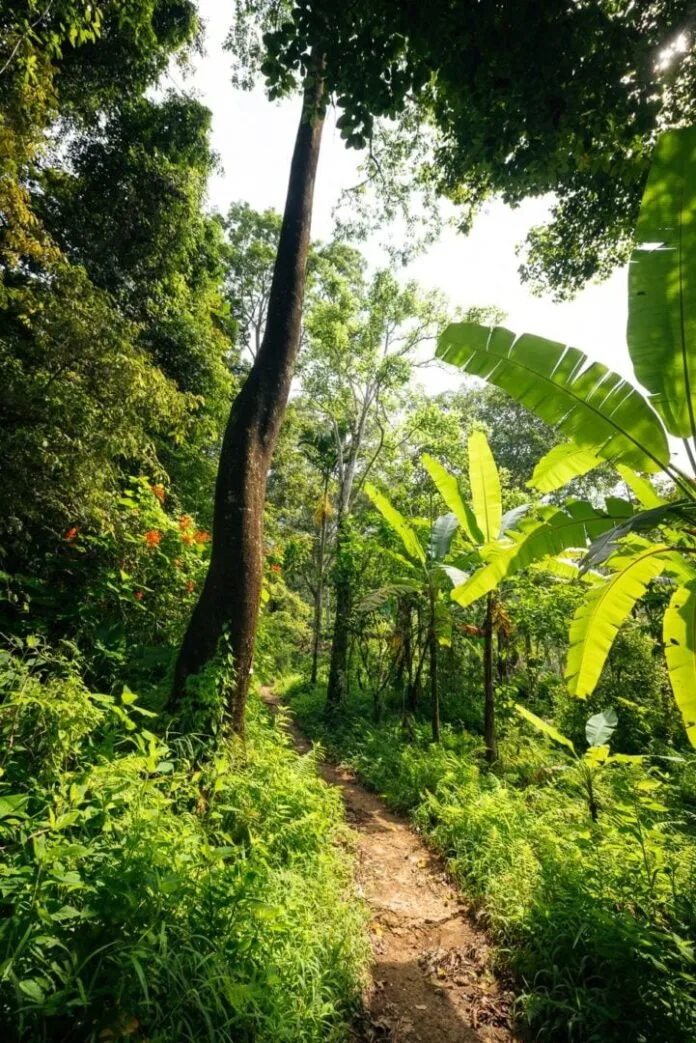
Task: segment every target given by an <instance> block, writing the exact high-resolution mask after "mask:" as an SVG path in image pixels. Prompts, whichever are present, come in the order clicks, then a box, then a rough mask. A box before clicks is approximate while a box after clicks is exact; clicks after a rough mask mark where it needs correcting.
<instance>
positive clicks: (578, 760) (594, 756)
mask: <svg viewBox="0 0 696 1043" xmlns="http://www.w3.org/2000/svg"><path fill="white" fill-rule="evenodd" d="M515 709H516V710H517V712H518V713H519V715H520V716H521V717H524V719H525V720H526V721H529V723H530V724H533V725H534V727H535V728H536V729H537V731H540V732H543V733H544V735H548V737H549V738H550V739H553V741H554V742H556V743H558V745H559V746H562V747H563V748H564V749H565V750H568V751H569V753H570V755H571V756H572V757H573V759H574V762H575V765H576V767H577V770H578V773H579V776H580V781H581V785H582V788H583V790H584V792H585V796H586V799H587V807H588V810H589V812H590V817H591V819H592V821H593V822H596V821H597V819H598V818H599V808H598V806H597V798H596V796H595V788H594V782H595V777H596V775H597V772H599V771H602V770H603V769H604V768H606V766H607V765H609V764H619V763H620V764H625V763H627V762H636V761H642V759H643V758H642V757H640V756H634V755H632V754H627V753H611V752H610V750H609V740H610V739H611V737H612V735H613V734H614V732H615V731H616V726H617V724H618V723H619V719H618V717H617V716H616V710H614V709H612V708H611V707H610V708H609V709H608V710H603V711H602V712H601V713H596V714H594V715H593V716H592V717H590V718H589V719H588V721H587V724H586V725H585V738H586V739H587V749H586V750H585V753H584V754H582V756H581V755H580V754H579V753H578V751H577V750H576V749H575V746H574V745H573V743H572V741H571V740H570V739H569V738H567V736H565V735H563V733H562V732H560V731H559V730H558V728H554V726H553V725H552V724H549V723H548V722H547V721H545V720H543V718H541V717H537V715H536V714H535V713H532V711H531V710H528V709H527V707H526V706H521V705H520V703H515Z"/></svg>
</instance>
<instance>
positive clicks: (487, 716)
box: [483, 594, 498, 764]
mask: <svg viewBox="0 0 696 1043" xmlns="http://www.w3.org/2000/svg"><path fill="white" fill-rule="evenodd" d="M483 737H484V740H485V743H486V760H487V761H488V763H489V764H493V762H494V761H496V760H497V759H498V743H497V739H496V734H495V699H494V694H493V595H492V594H489V595H488V600H487V602H486V621H485V623H484V627H483Z"/></svg>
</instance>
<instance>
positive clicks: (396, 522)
mask: <svg viewBox="0 0 696 1043" xmlns="http://www.w3.org/2000/svg"><path fill="white" fill-rule="evenodd" d="M364 488H365V493H366V494H367V496H368V497H369V498H370V500H371V501H372V503H373V504H374V506H375V507H376V508H377V510H378V511H379V513H380V514H381V515H382V517H383V518H384V520H385V521H386V522H387V523H388V524H389V525H391V527H392V529H393V530H394V532H395V533H396V534H397V536H399V537H400V539H401V542H402V543H403V545H404V548H405V550H406V553H407V554H409V555H410V556H411V557H412V558H415V559H416V561H420V562H422V563H423V564H425V551H424V550H423V548H422V547H421V545H420V540H419V539H418V537H417V536H416V534H415V532H414V531H413V529H412V528H411V526H410V525H409V524H408V522H407V521H406V519H405V518H404V516H403V515H402V514H400V513H399V511H397V509H396V507H392V505H391V504H390V503H389V500H388V499H387V498H386V496H383V495H382V493H381V492H379V491H378V490H377V489H375V487H374V485H372V484H371V483H370V482H366V483H365V486H364Z"/></svg>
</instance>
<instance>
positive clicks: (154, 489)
mask: <svg viewBox="0 0 696 1043" xmlns="http://www.w3.org/2000/svg"><path fill="white" fill-rule="evenodd" d="M150 492H151V493H152V495H153V496H156V497H157V499H158V500H159V502H160V503H164V499H165V496H166V495H167V494H166V492H165V490H164V486H163V485H160V484H157V485H151V486H150Z"/></svg>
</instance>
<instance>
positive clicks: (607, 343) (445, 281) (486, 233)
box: [173, 0, 631, 390]
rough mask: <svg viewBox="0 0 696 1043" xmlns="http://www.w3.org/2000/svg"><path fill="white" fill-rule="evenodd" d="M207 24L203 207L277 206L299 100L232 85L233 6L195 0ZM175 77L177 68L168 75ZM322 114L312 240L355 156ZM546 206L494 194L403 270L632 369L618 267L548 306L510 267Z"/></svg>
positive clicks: (438, 381) (349, 181)
mask: <svg viewBox="0 0 696 1043" xmlns="http://www.w3.org/2000/svg"><path fill="white" fill-rule="evenodd" d="M199 8H200V10H201V13H202V16H203V18H204V19H205V22H206V24H207V34H206V50H207V53H206V55H205V57H204V58H203V59H201V60H200V61H199V62H198V63H197V68H196V71H195V75H194V76H193V78H192V79H190V80H188V81H187V83H186V86H187V87H190V86H191V85H193V86H194V87H195V89H196V91H197V92H198V94H199V96H200V98H201V100H202V101H204V102H205V104H207V105H208V106H209V108H210V109H211V110H212V113H213V147H214V148H215V150H216V151H217V153H218V154H219V156H220V159H221V163H222V167H223V171H222V172H221V173H220V174H219V175H216V176H215V177H214V178H213V180H212V181H211V184H210V189H209V201H210V205H211V207H213V208H215V209H219V210H221V211H225V210H226V209H227V207H228V206H229V204H230V203H231V202H232V201H233V200H246V201H247V202H248V203H250V204H251V205H252V206H254V207H255V208H256V209H259V210H263V209H266V208H267V207H273V208H274V209H276V210H279V211H282V209H283V203H284V198H285V190H286V185H287V178H288V171H289V167H290V156H291V153H292V147H293V143H294V137H295V132H296V128H297V119H298V115H299V101H298V100H297V99H294V100H293V101H286V102H281V103H271V102H269V101H267V100H266V98H265V96H264V93H263V90H261V89H258V90H256V91H254V92H252V93H246V92H242V91H237V90H234V89H233V88H232V86H231V83H230V57H229V55H227V54H226V53H225V52H224V51H223V49H222V45H223V42H224V39H225V37H226V35H227V29H228V24H229V19H230V8H231V5H228V4H227V3H221V2H220V0H199ZM173 76H174V78H175V79H176V80H177V81H178V82H179V83H180V82H181V76H180V73H177V72H175V73H173ZM333 120H334V117H330V118H329V120H328V121H327V126H326V128H325V131H324V139H323V143H322V152H321V159H320V164H319V172H318V177H317V186H316V199H315V209H314V220H313V228H312V231H313V235H314V236H315V238H320V239H327V238H328V237H329V236H330V234H331V228H332V218H331V212H332V208H333V206H334V204H335V203H336V201H337V200H338V197H339V195H340V193H341V190H342V189H344V188H346V187H349V186H351V185H354V184H355V183H356V181H357V180H358V178H357V177H356V166H357V163H358V160H359V157H358V156H357V154H356V153H355V152H352V151H348V150H346V148H345V147H344V145H343V143H342V142H341V140H340V136H339V133H338V131H337V130H336V129H335V127H334V125H333ZM544 214H545V203H544V202H543V201H542V200H530V201H528V202H527V203H524V204H523V205H522V206H520V207H519V208H518V209H517V210H511V209H509V208H508V207H506V206H504V205H503V204H502V203H499V202H493V203H491V204H490V205H489V206H487V207H486V209H485V212H484V213H482V214H481V215H480V216H479V218H478V219H477V221H476V223H475V225H474V228H473V230H472V232H471V233H470V234H469V236H467V237H464V236H461V235H458V234H457V233H455V232H454V231H453V230H448V231H447V232H446V233H445V234H444V235H443V237H442V239H441V241H440V242H439V243H437V244H436V245H435V246H434V247H432V248H431V249H430V250H429V251H428V253H427V254H425V255H424V256H422V257H420V258H418V260H417V261H416V262H415V263H414V264H412V265H411V266H410V268H408V269H406V270H405V274H406V276H408V277H414V278H416V279H417V280H418V281H419V282H420V283H421V285H422V286H423V287H425V288H428V289H438V290H440V291H442V292H443V293H444V294H445V295H446V296H447V297H448V298H449V299H450V300H451V302H452V304H453V305H455V306H458V307H463V308H466V307H469V306H470V305H474V304H479V305H483V304H495V305H498V306H499V307H501V308H503V310H504V311H505V312H507V315H508V319H507V320H506V325H508V326H509V327H510V328H511V329H513V330H515V331H516V332H519V333H522V332H529V333H537V334H540V335H543V336H547V337H552V338H554V339H557V340H561V341H565V342H566V343H568V344H572V345H574V346H575V347H578V348H581V349H582V350H583V351H585V352H587V354H588V355H589V356H590V357H591V358H593V359H599V360H601V361H602V362H604V363H605V364H606V365H608V366H610V367H611V368H612V369H616V370H618V372H620V373H621V374H622V375H623V376H625V377H630V376H631V366H630V362H629V359H628V353H627V350H626V339H625V327H626V272H625V271H619V272H616V273H615V274H614V276H613V277H612V278H611V279H610V280H609V281H608V282H606V283H603V284H602V285H598V286H589V287H587V288H586V289H585V290H584V291H583V292H582V293H581V294H579V295H578V297H577V298H576V299H575V300H574V301H572V302H569V303H564V304H554V303H553V301H552V300H551V299H550V298H548V297H546V298H544V297H542V298H538V297H533V296H532V295H531V294H530V293H529V292H528V290H527V289H526V288H525V287H524V286H523V285H522V284H521V283H520V280H519V276H518V274H517V266H518V259H517V257H516V256H515V247H516V245H517V244H518V243H519V242H520V241H521V240H522V239H523V238H524V236H525V234H526V231H527V229H528V228H530V227H531V226H532V225H534V224H537V223H539V221H540V220H541V219H543V216H544ZM457 382H458V379H457V377H456V375H455V374H454V373H453V371H452V370H450V369H448V370H447V372H446V373H444V372H441V371H435V372H431V373H430V375H429V377H428V379H427V385H428V387H429V388H431V389H432V390H441V389H443V388H444V387H447V386H450V387H451V386H453V385H454V384H455V383H457Z"/></svg>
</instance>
